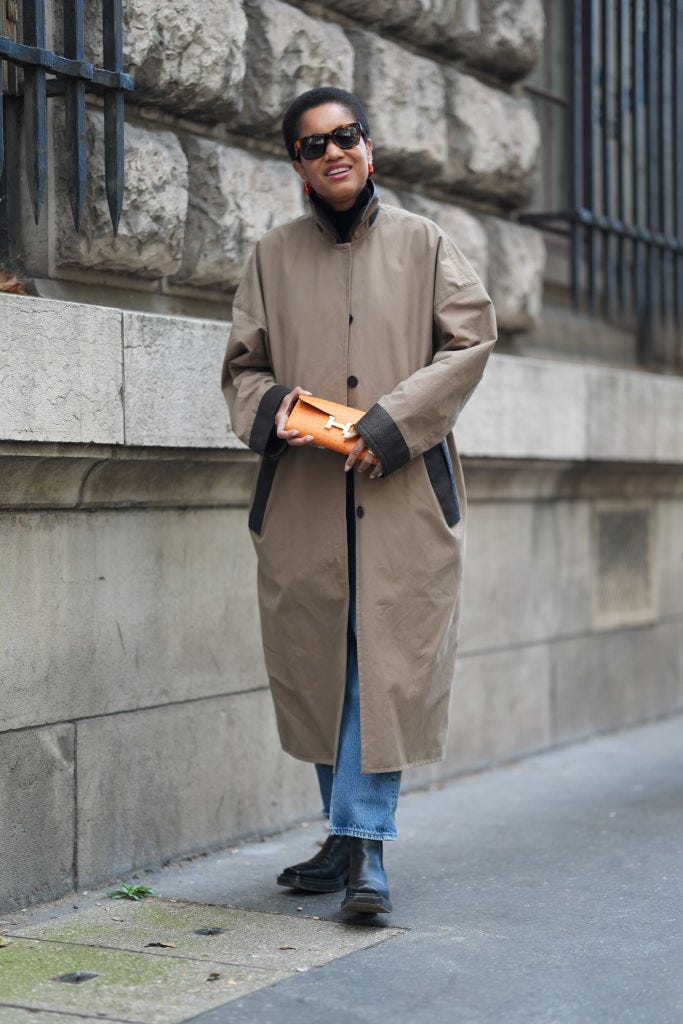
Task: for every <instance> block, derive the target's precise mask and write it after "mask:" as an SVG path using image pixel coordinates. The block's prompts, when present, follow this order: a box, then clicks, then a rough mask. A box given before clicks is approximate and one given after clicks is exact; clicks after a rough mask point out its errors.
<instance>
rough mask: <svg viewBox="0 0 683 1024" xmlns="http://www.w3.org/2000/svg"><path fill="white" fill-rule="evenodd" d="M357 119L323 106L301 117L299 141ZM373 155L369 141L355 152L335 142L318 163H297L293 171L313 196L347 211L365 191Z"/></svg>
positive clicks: (330, 142) (343, 109)
mask: <svg viewBox="0 0 683 1024" xmlns="http://www.w3.org/2000/svg"><path fill="white" fill-rule="evenodd" d="M355 120H356V118H355V117H354V116H353V114H352V113H351V112H350V111H349V110H348V109H347V108H346V107H343V106H341V104H339V103H324V104H323V105H322V106H321V107H313V109H312V110H307V111H306V113H305V114H303V115H302V117H301V121H300V122H299V138H303V136H304V135H318V134H323V133H325V132H331V131H332V130H333V129H334V128H339V127H340V126H341V125H343V124H350V123H351V122H352V121H355ZM371 153H372V142H371V140H370V139H365V138H361V140H360V142H359V143H358V145H357V146H354V147H353V148H352V149H341V148H340V147H339V146H337V145H336V143H335V142H334V140H333V139H329V140H328V143H327V148H326V150H325V152H324V153H323V155H322V156H320V157H318V159H317V160H306V158H305V157H303V156H302V157H301V160H300V161H299V160H295V161H294V165H293V166H294V170H295V171H296V173H297V174H298V175H299V176H300V177H301V178H302V179H303V180H304V181H307V182H308V183H309V184H310V186H311V188H312V189H313V191H314V192H316V193H317V195H319V196H320V198H321V199H324V200H325V202H327V203H329V204H330V206H331V207H332V209H333V210H348V209H350V208H351V207H352V206H353V204H354V203H355V201H356V199H357V198H358V196H359V195H360V193H361V192H362V191H363V188H364V187H365V182H366V181H367V180H368V159H369V157H370V154H371Z"/></svg>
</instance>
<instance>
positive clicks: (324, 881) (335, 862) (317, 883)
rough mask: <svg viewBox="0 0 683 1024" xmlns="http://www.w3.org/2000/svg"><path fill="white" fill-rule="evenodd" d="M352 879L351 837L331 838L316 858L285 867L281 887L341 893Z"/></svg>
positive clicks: (280, 875)
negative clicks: (350, 876) (349, 878)
mask: <svg viewBox="0 0 683 1024" xmlns="http://www.w3.org/2000/svg"><path fill="white" fill-rule="evenodd" d="M348 877H349V837H348V836H328V837H327V839H326V840H325V842H324V843H323V845H322V847H321V848H320V850H319V851H318V853H316V855H315V857H311V859H310V860H304V861H302V862H301V864H292V866H291V867H288V868H285V870H284V871H283V872H282V873H281V874H279V875H278V878H277V884H278V885H286V886H288V887H289V888H290V889H309V890H310V891H311V892H337V890H338V889H343V888H344V886H345V885H346V880H347V879H348Z"/></svg>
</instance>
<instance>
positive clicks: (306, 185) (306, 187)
mask: <svg viewBox="0 0 683 1024" xmlns="http://www.w3.org/2000/svg"><path fill="white" fill-rule="evenodd" d="M304 192H305V193H306V195H307V196H311V195H313V189H312V188H311V186H310V185H309V183H308V182H307V181H305V182H304Z"/></svg>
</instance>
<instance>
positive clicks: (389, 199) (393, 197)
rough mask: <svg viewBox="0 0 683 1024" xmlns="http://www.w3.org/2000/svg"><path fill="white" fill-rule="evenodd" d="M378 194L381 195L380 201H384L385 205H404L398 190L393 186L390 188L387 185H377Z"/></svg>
mask: <svg viewBox="0 0 683 1024" xmlns="http://www.w3.org/2000/svg"><path fill="white" fill-rule="evenodd" d="M375 184H377V183H375ZM377 194H378V195H379V201H380V203H384V205H385V206H398V207H401V206H403V205H404V204H403V201H402V199H401V197H400V196H399V194H398V192H396V191H395V190H394V189H393V188H388V187H387V186H386V185H377Z"/></svg>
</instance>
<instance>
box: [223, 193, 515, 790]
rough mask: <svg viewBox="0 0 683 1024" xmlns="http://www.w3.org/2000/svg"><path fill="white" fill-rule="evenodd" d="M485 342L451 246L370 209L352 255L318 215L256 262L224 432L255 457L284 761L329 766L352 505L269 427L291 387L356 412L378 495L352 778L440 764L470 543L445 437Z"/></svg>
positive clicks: (335, 466)
mask: <svg viewBox="0 0 683 1024" xmlns="http://www.w3.org/2000/svg"><path fill="white" fill-rule="evenodd" d="M373 191H374V190H373ZM495 337H496V329H495V318H494V314H493V309H492V305H491V301H490V299H489V297H488V296H487V294H486V292H485V290H484V288H483V286H482V284H481V282H480V281H479V279H478V278H477V276H476V274H475V273H474V271H473V269H472V267H471V266H470V264H469V263H468V262H467V260H466V259H465V258H464V256H463V255H462V254H461V253H460V251H459V250H458V249H457V248H456V246H455V245H454V244H453V242H452V241H450V239H449V238H448V237H447V236H446V235H444V233H443V232H442V231H441V230H440V229H439V228H438V227H437V226H436V224H433V223H432V222H431V221H429V220H426V219H425V218H423V217H418V216H415V215H414V214H411V213H408V212H406V211H404V210H399V209H396V208H393V207H385V206H381V207H380V206H379V203H378V200H377V196H376V195H374V194H373V197H372V199H371V200H370V202H369V203H368V205H367V206H366V208H365V210H364V212H363V215H362V217H361V219H360V222H359V223H358V224H357V226H356V228H355V229H354V230H353V231H352V234H351V240H350V241H349V242H347V243H344V244H338V243H337V241H336V236H335V234H334V231H333V229H332V227H331V225H330V224H329V223H328V221H327V220H326V219H325V217H324V215H323V214H322V213H321V211H320V210H319V209H316V208H315V207H312V214H311V215H309V216H305V217H302V218H300V219H298V220H295V221H292V222H291V223H289V224H286V225H284V226H283V227H278V228H275V229H273V230H272V231H269V232H268V233H267V234H266V235H265V236H264V237H263V238H262V239H261V241H260V242H259V243H258V244H257V245H256V248H255V251H254V253H253V255H252V257H251V259H250V261H249V264H248V266H247V269H246V272H245V274H244V278H243V280H242V282H241V284H240V287H239V289H238V292H237V295H236V297H235V304H234V316H233V326H232V331H231V334H230V339H229V343H228V349H227V353H226V357H225V363H224V367H223V386H224V391H225V395H226V398H227V401H228V405H229V407H230V413H231V417H232V424H233V429H234V430H235V432H236V433H237V435H238V436H239V437H240V438H241V439H242V440H243V441H244V442H245V443H246V444H248V445H249V446H250V447H251V448H253V449H254V450H255V451H257V452H258V453H259V454H260V455H262V456H263V459H262V463H261V469H260V473H259V477H258V481H257V484H256V487H255V491H254V495H253V503H252V508H251V513H250V527H251V530H252V538H253V541H254V544H255V547H256V552H257V555H258V595H259V607H260V614H261V628H262V634H263V645H264V651H265V658H266V665H267V669H268V674H269V678H270V685H271V691H272V694H273V699H274V702H275V710H276V717H277V722H278V728H279V732H280V738H281V741H282V745H283V747H284V749H285V750H286V751H288V752H289V753H290V754H292V755H293V756H294V757H297V758H300V759H302V760H304V761H317V762H320V763H325V764H334V763H335V761H336V751H337V740H338V735H339V726H340V722H341V714H342V706H343V700H344V687H345V668H346V629H347V613H348V605H349V592H348V591H349V587H348V579H347V549H346V511H345V494H346V488H345V473H344V458H343V456H341V455H338V454H337V453H336V452H330V451H322V450H320V449H317V448H314V447H312V446H304V447H300V448H290V447H289V446H287V445H286V444H284V443H283V442H282V441H280V440H279V439H278V438H277V436H276V434H275V431H274V426H273V417H274V414H275V411H276V409H277V407H278V405H279V404H280V402H281V400H282V397H283V396H284V395H285V394H286V393H287V391H289V390H290V389H291V388H292V387H294V385H297V384H299V385H301V386H302V387H303V388H306V389H307V390H308V391H311V392H312V393H313V394H314V395H318V396H321V397H324V398H328V399H331V400H332V401H334V402H341V403H344V404H346V405H352V406H355V407H356V408H362V409H366V410H368V412H367V414H366V415H365V416H364V417H363V419H362V420H360V421H359V423H358V424H357V429H358V430H359V432H360V433H361V434H362V436H363V437H364V438H365V440H366V441H367V443H368V446H369V447H370V448H371V449H372V450H373V451H375V452H376V453H377V455H378V456H379V457H380V459H381V461H382V466H383V468H384V470H385V476H384V477H381V478H379V479H376V480H370V479H369V478H368V476H367V474H366V473H363V474H360V473H355V504H356V515H357V519H356V559H357V584H356V609H357V637H358V665H359V676H360V706H361V736H362V770H363V771H364V772H384V771H390V770H395V769H400V768H406V767H409V766H412V765H419V764H426V763H429V762H431V761H437V760H439V759H440V758H441V757H442V756H443V749H444V743H445V736H446V727H447V720H448V704H449V694H450V688H451V681H452V677H453V667H454V661H455V650H456V641H457V628H458V617H459V610H460V592H461V578H462V556H463V542H464V526H465V522H464V514H465V491H464V487H463V477H462V470H461V466H460V461H459V458H458V455H457V453H456V450H455V446H454V443H453V438H452V435H451V429H452V427H453V424H454V422H455V420H456V418H457V416H458V413H459V411H460V409H461V408H462V407H463V405H464V403H465V402H466V400H467V399H468V397H469V396H470V394H471V393H472V391H473V389H474V388H475V386H476V384H477V382H478V381H479V379H480V377H481V375H482V373H483V370H484V366H485V364H486V361H487V359H488V356H489V354H490V352H491V349H492V348H493V345H494V341H495ZM444 439H446V446H444V445H442V441H443V440H444ZM449 463H450V465H449Z"/></svg>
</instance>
